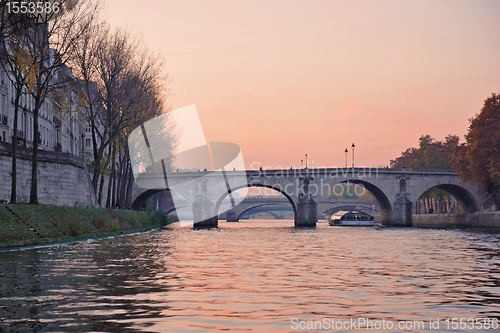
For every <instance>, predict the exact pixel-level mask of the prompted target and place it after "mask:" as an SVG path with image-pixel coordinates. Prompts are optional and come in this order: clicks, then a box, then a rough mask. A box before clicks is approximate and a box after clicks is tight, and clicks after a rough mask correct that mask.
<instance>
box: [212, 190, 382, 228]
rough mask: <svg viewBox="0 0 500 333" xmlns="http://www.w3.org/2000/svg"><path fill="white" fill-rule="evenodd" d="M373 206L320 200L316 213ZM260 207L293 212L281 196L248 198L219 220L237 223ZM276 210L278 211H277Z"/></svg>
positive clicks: (364, 202) (369, 202) (367, 203)
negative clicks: (337, 208)
mask: <svg viewBox="0 0 500 333" xmlns="http://www.w3.org/2000/svg"><path fill="white" fill-rule="evenodd" d="M373 204H374V201H373V200H358V199H320V200H319V201H318V202H317V209H316V213H317V216H321V214H323V213H324V212H326V211H327V210H330V209H332V208H336V207H352V208H353V209H354V208H356V207H357V206H358V207H363V209H367V208H368V209H371V207H372V205H373ZM257 207H262V208H267V209H262V210H259V212H267V211H275V210H288V209H279V207H284V208H289V210H291V211H293V207H292V206H291V204H290V202H289V201H288V199H287V198H286V197H284V196H283V197H282V196H249V197H246V198H245V199H244V200H243V201H241V202H240V203H239V204H238V205H236V206H235V207H234V208H231V209H230V210H228V211H226V212H224V213H222V214H219V219H221V220H227V221H229V222H237V221H239V220H240V218H241V216H243V215H244V214H245V213H247V212H249V211H250V210H252V211H255V208H257ZM277 208H278V209H277ZM375 209H376V211H379V210H380V207H378V204H377V205H376V207H375Z"/></svg>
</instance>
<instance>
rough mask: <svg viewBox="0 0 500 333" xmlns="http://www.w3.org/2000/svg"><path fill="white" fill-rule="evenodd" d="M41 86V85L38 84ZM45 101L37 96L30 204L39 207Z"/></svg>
mask: <svg viewBox="0 0 500 333" xmlns="http://www.w3.org/2000/svg"><path fill="white" fill-rule="evenodd" d="M38 84H40V83H38ZM42 103H43V101H42V100H41V98H40V93H39V94H38V95H37V96H35V108H34V110H33V159H32V161H31V192H30V204H32V205H38V204H39V202H38V138H39V134H38V133H40V132H39V128H38V127H39V125H38V114H39V111H40V108H41V107H42Z"/></svg>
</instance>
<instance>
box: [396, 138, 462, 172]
mask: <svg viewBox="0 0 500 333" xmlns="http://www.w3.org/2000/svg"><path fill="white" fill-rule="evenodd" d="M459 141H460V139H459V137H458V136H456V135H448V136H447V137H446V138H445V140H444V141H435V139H434V138H432V137H431V136H430V135H422V136H421V137H420V139H419V147H418V148H408V149H407V150H405V151H404V152H402V153H401V156H400V157H397V158H396V159H394V160H391V163H390V165H391V168H403V167H405V168H411V169H451V167H452V166H451V160H452V158H453V149H454V148H455V147H457V145H458V143H459Z"/></svg>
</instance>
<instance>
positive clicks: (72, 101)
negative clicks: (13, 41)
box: [0, 67, 86, 157]
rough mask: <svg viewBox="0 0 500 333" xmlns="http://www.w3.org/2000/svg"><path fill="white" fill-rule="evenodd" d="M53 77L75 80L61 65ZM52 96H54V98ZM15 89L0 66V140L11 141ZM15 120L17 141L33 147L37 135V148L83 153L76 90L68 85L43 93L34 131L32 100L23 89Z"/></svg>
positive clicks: (81, 117) (82, 127)
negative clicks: (16, 120) (43, 97)
mask: <svg viewBox="0 0 500 333" xmlns="http://www.w3.org/2000/svg"><path fill="white" fill-rule="evenodd" d="M60 72H61V73H58V74H59V75H56V77H57V78H63V77H64V78H65V79H70V80H76V79H75V78H74V77H73V75H72V73H71V68H68V67H65V68H62V69H61V71H60ZM54 96H57V98H55V97H54ZM15 97H16V91H15V88H14V85H13V84H12V83H11V81H10V79H9V73H8V72H6V71H4V70H0V118H1V119H0V120H1V122H0V141H3V142H8V143H12V142H13V139H14V110H15ZM19 104H20V105H19V115H18V123H17V140H18V144H19V145H22V146H25V147H33V140H35V139H38V143H39V149H42V150H55V151H61V152H69V153H72V154H74V155H77V156H82V157H83V156H84V151H85V141H86V140H85V136H86V128H85V124H86V121H85V118H84V114H85V113H84V112H83V111H84V110H81V106H80V104H79V103H78V98H77V94H76V93H75V91H74V90H73V89H71V88H70V86H68V87H65V88H60V89H58V90H57V91H56V92H55V94H51V95H50V96H47V98H46V99H45V102H44V103H43V105H42V107H41V108H40V110H39V114H38V131H36V133H35V131H34V128H33V122H34V118H33V110H34V107H35V101H34V99H33V97H32V96H31V95H30V94H28V93H23V95H22V97H21V99H20V103H19Z"/></svg>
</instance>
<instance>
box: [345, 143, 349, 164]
mask: <svg viewBox="0 0 500 333" xmlns="http://www.w3.org/2000/svg"><path fill="white" fill-rule="evenodd" d="M347 154H349V151H348V150H347V148H346V149H345V168H346V169H347Z"/></svg>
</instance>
